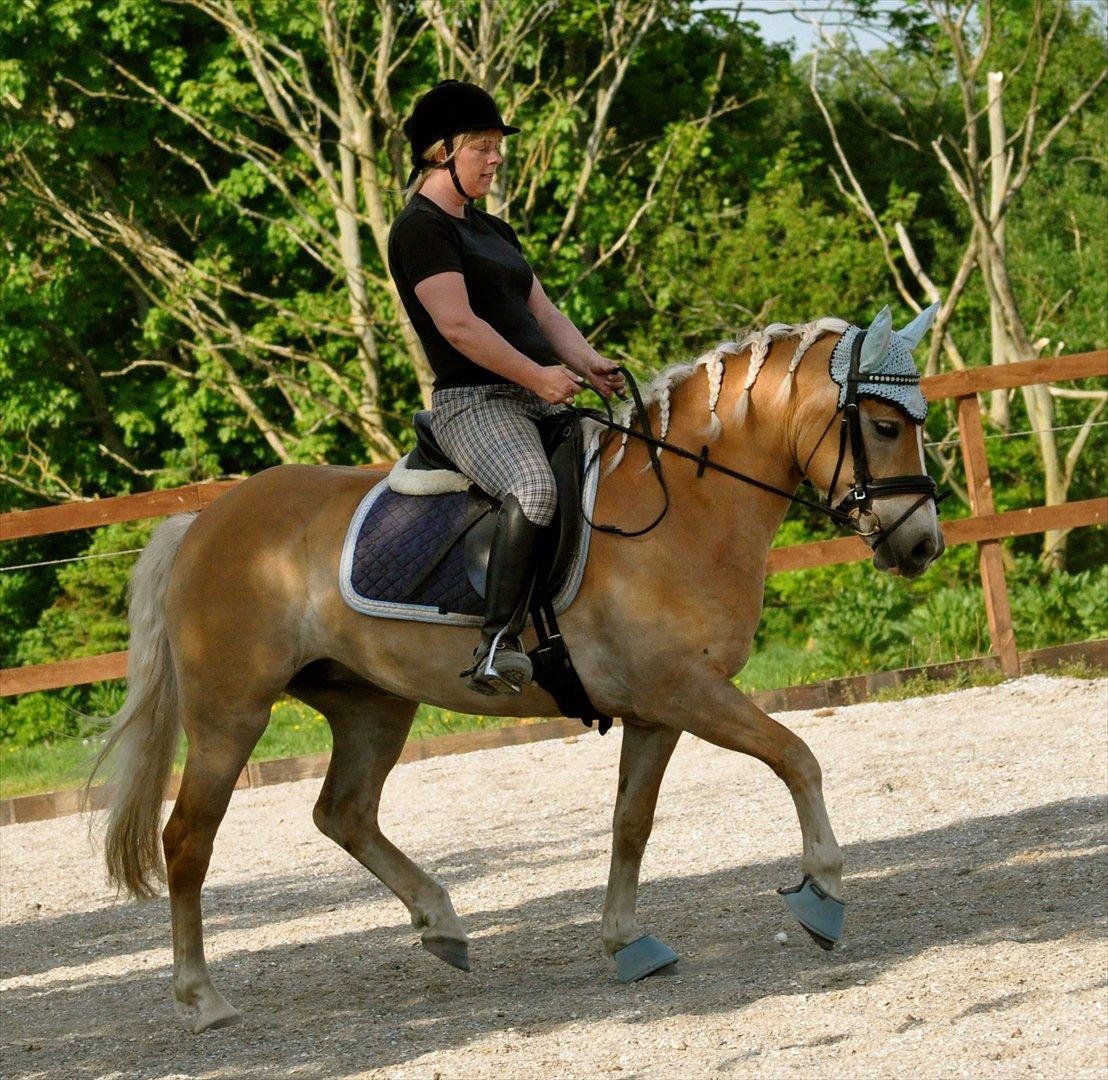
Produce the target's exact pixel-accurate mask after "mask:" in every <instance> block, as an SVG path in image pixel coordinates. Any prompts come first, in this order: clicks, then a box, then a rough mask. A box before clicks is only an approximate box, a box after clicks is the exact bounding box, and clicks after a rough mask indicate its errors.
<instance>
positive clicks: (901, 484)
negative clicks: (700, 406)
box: [573, 331, 950, 551]
mask: <svg viewBox="0 0 1108 1080" xmlns="http://www.w3.org/2000/svg"><path fill="white" fill-rule="evenodd" d="M865 336H866V334H865V331H862V332H861V333H859V334H858V335H856V337H855V338H854V341H853V342H852V343H851V344H852V348H851V353H850V371H849V374H848V376H847V381H846V399H845V401H844V403H843V407H842V410H841V411H842V421H841V423H840V427H839V458H838V461H837V462H836V463H835V473H834V476H833V477H832V479H831V484H830V486H829V487H828V489H827V499H826V500H825V501H823V502H818V503H817V502H813V501H812V500H810V499H805V498H802V497H801V496H799V495H797V494H795V493H793V492H789V491H785V490H783V489H782V488H779V487H774V485H772V484H767V483H766V482H765V481H763V480H758V479H757V478H755V477H753V476H748V475H747V474H746V473H741V472H739V471H738V470H737V469H731V468H728V466H726V465H721V464H720V463H719V462H717V461H712V459H711V457H710V456H709V452H708V447H707V446H704V447H702V448H701V450H700V453H699V454H694V453H692V452H691V451H690V450H686V449H685V448H684V447H683V446H676V445H674V444H673V443H671V442H668V441H666V440H665V439H659V438H656V437H655V435H654V430H653V428H652V427H651V424H650V416H649V415H648V413H647V411H646V406H645V405H644V404H643V400H642V395H641V394H640V393H639V387H638V384H637V383H636V382H635V377H634V376H633V375H632V374H631V372H630V371H628V370H627V369H626V368H625V367H620V368H619V369H618V370H619V371H620V372H622V373H623V375H624V377H625V378H626V379H627V385H628V388H629V389H630V391H631V396H632V399H633V401H634V414H635V419H634V423H635V424H636V427H628V426H625V425H623V424H620V423H617V421H616V419H615V417H614V416H613V415H612V408H611V406H610V405H609V404H608V402H607V401H605V402H604V408H605V410H606V412H607V415H606V416H605V415H604V414H602V413H599V412H597V411H596V410H595V409H574V410H573V411H574V412H576V413H577V414H578V415H579V416H583V417H586V418H587V419H590V420H595V421H597V422H598V423H600V424H602V425H604V427H606V428H608V429H609V435H608V438H610V437H611V432H613V431H619V432H621V433H623V434H624V435H629V436H631V437H632V438H635V439H638V440H639V441H640V442H642V443H645V444H646V452H647V454H648V456H649V458H650V467H651V469H652V470H653V472H654V476H655V477H656V478H657V481H658V485H659V487H660V488H661V489H662V495H663V497H664V501H663V505H662V509H661V512H660V513H659V514H658V516H657V517H656V518H655V519H654V520H653V521H652V522H651V523H650V524H649V525H647V526H646V527H645V528H642V529H637V530H634V531H629V530H626V529H621V528H620V527H619V526H618V525H603V524H599V523H597V522H593V521H588V524H589V525H590V526H591V527H592V528H593V529H597V530H598V531H600V532H606V533H611V534H614V535H616V536H628V537H630V536H642V535H644V534H645V533H648V532H650V531H651V530H652V529H654V528H656V527H657V526H658V525H659V524H660V523H661V521H662V519H663V518H664V517H665V516H666V514H667V513H668V512H669V489H668V488H667V486H666V480H665V477H664V476H663V475H662V463H661V460H660V459H659V457H658V451H659V450H668V451H669V452H670V453H671V454H674V455H676V456H677V457H683V458H687V459H688V460H689V461H695V462H696V475H697V477H698V478H699V477H701V476H703V475H704V471H705V470H706V469H711V470H712V471H713V472H718V473H723V475H724V476H730V477H731V478H732V479H734V480H741V481H742V482H743V483H745V484H750V485H751V486H752V487H756V488H760V489H761V490H762V491H768V492H771V493H772V494H774V495H780V496H781V498H783V499H788V501H789V502H793V503H797V504H799V505H800V506H806V507H808V508H809V509H810V510H816V511H818V512H819V513H821V514H824V515H826V516H827V517H828V518H830V519H831V520H832V521H833V522H835V524H836V525H839V526H841V527H842V528H846V529H850V530H851V532H853V533H855V534H856V535H857V536H860V537H861V538H862V539H863V540H866V541H873V542H872V544H871V547H872V549H873V550H874V551H876V550H877V548H878V547H880V546H881V544H883V543H885V541H887V540H888V539H889V537H891V536H892V535H893V533H894V532H896V530H897V529H899V528H900V526H901V525H903V524H904V522H905V521H907V520H908V518H910V517H911V516H912V514H914V513H915V512H916V511H917V510H918V509H919V508H920V507H921V506H922V505H923V504H924V503H926V502H927V501H928V500H934V502H935V506H936V507H938V505H939V503H941V502H942V501H943V499H945V498H946V496H947V495H949V494H950V493H949V492H943V493H942V494H938V493H937V490H936V485H935V481H934V480H932V479H931V477H930V476H928V475H927V474H926V473H916V474H909V475H904V476H887V477H885V476H883V477H879V478H877V479H874V477H873V476H872V475H871V474H870V471H869V458H868V456H867V455H866V442H865V439H864V438H863V436H862V420H861V412H860V411H859V408H858V385H859V383H861V382H862V381H863V380H862V378H861V373H860V372H859V370H858V364H859V358H860V356H861V351H862V340H863V339H864V338H865ZM865 381H866V382H882V383H895V384H915V383H918V382H919V376H918V375H915V376H911V375H868V376H867V377H866V379H865ZM838 412H839V410H836V412H835V413H834V414H833V415H832V417H831V419H830V420H829V421H828V424H827V427H826V428H824V429H823V434H822V435H821V436H820V438H819V442H817V443H816V445H815V446H814V447H813V448H812V452H811V453H810V454H809V455H808V460H807V461H806V462H805V464H804V469H803V472H804V473H805V475H807V471H808V465H809V464H810V463H811V460H812V458H813V457H814V456H815V453H816V451H817V450H818V449H819V448H820V446H821V444H822V443H823V440H824V439H825V438H826V437H827V433H828V432H829V431H830V430H831V425H832V424H833V423H834V422H835V416H836V415H838ZM607 441H608V439H607V438H606V439H605V441H604V444H603V445H601V446H600V447H598V448H597V449H596V450H595V451H594V452H593V455H592V457H591V458H590V460H589V462H588V464H587V465H586V467H585V471H586V473H587V472H588V470H589V469H591V468H592V467H593V466H594V465H596V464H598V463H599V460H600V456H601V454H602V453H603V451H604V449H605V447H606V446H607ZM847 445H849V446H850V451H851V457H852V459H853V462H854V483H853V485H852V486H851V488H850V490H849V491H848V492H847V493H846V495H845V496H844V497H843V498H842V499H841V500H840V501H839V503H838V504H837V505H835V506H832V505H831V501H830V500H831V497H832V495H833V494H834V492H835V487H836V485H837V484H838V482H839V476H840V475H841V473H842V469H843V463H844V462H845V460H846V448H847ZM915 494H919V496H920V497H919V498H918V499H917V500H916V501H915V502H914V503H913V504H912V505H911V506H910V507H909V508H908V509H907V510H905V511H904V513H903V514H901V515H900V517H898V518H897V519H896V521H894V522H893V523H892V525H890V526H889V528H887V529H886V528H885V527H884V526H883V525H882V524H881V519H880V517H879V516H878V514H877V512H876V511H875V510H874V509H873V501H874V500H875V499H882V498H890V497H892V496H894V495H915ZM587 520H588V519H587V518H586V521H587ZM874 537H876V540H874V539H873V538H874Z"/></svg>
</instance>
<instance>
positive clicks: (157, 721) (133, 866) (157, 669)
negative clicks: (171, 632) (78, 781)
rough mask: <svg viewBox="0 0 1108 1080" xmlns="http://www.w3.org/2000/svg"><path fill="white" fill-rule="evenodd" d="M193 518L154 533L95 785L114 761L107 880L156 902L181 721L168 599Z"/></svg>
mask: <svg viewBox="0 0 1108 1080" xmlns="http://www.w3.org/2000/svg"><path fill="white" fill-rule="evenodd" d="M195 517H196V515H195V514H176V515H174V516H173V517H171V518H169V519H168V520H166V521H164V522H162V524H161V525H159V526H158V527H157V529H155V530H154V535H153V536H152V537H151V538H150V543H149V544H147V545H146V548H145V550H144V551H143V553H142V555H141V556H140V557H139V560H138V562H137V563H136V564H135V569H134V572H133V573H132V574H131V582H130V585H129V588H128V592H129V594H130V611H129V620H130V624H131V646H130V654H129V656H128V658H127V697H126V699H125V700H124V702H123V707H122V708H121V709H120V710H119V712H117V713H116V714H115V715H114V716H112V717H111V718H110V720H111V725H112V726H111V730H110V731H109V732H108V734H107V737H106V738H105V741H104V746H103V748H102V749H101V750H100V753H99V754H97V756H96V761H95V763H94V764H93V767H92V774H91V775H90V777H89V781H88V785H87V786H86V789H85V790H86V794H87V793H88V791H89V790H90V788H91V785H92V781H93V778H94V777H95V776H96V775H97V773H98V772H99V771H100V770H101V768H103V766H104V765H105V764H106V763H107V762H108V761H109V759H110V760H111V763H112V764H111V770H110V771H111V773H112V775H113V778H114V783H113V784H112V788H111V793H110V802H109V804H108V818H107V824H106V828H105V833H104V858H105V860H106V862H107V864H108V878H109V879H110V880H111V881H112V882H113V883H114V884H115V885H116V886H117V887H118V888H121V889H126V890H127V891H128V892H129V893H131V895H132V896H134V897H136V898H137V899H140V900H146V899H149V898H150V897H152V896H154V895H155V893H156V891H157V884H158V882H163V881H165V867H164V864H163V862H162V851H161V844H160V842H159V836H158V831H159V830H158V826H159V824H160V822H161V812H162V802H163V800H164V799H165V791H166V785H167V784H168V782H169V775H170V770H171V768H172V766H173V758H174V755H175V754H176V752H177V743H178V740H179V738H180V731H181V718H180V710H179V707H178V701H177V677H176V674H175V672H174V670H173V656H172V653H171V651H170V648H169V637H168V635H167V633H166V625H165V594H166V589H167V587H168V585H169V576H170V574H171V573H172V571H173V563H174V561H175V560H176V558H177V551H178V549H179V548H180V546H181V542H182V541H183V540H184V538H185V533H186V532H187V531H188V529H189V526H190V525H191V524H192V522H193V519H194V518H195Z"/></svg>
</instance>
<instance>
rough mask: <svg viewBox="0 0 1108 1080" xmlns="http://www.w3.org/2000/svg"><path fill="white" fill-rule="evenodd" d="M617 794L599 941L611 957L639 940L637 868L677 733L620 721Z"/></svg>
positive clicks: (652, 823)
mask: <svg viewBox="0 0 1108 1080" xmlns="http://www.w3.org/2000/svg"><path fill="white" fill-rule="evenodd" d="M622 730H623V735H622V738H623V744H622V746H621V748H620V756H619V789H618V792H617V794H616V807H615V813H614V815H613V818H612V862H611V868H610V870H609V872H608V890H607V892H606V893H605V895H604V919H603V921H602V923H601V936H602V938H603V941H604V948H605V949H606V950H607V952H608V953H609V955H612V956H614V955H615V954H616V953H617V952H618V951H619V950H620V949H622V948H624V947H625V946H627V945H630V944H631V942H632V941H635V940H636V939H638V938H639V937H641V936H642V935H641V934H640V933H639V929H638V922H637V921H636V918H635V899H636V896H637V894H638V888H639V868H640V867H641V866H642V857H643V852H644V851H645V850H646V842H647V840H649V839H650V830H651V829H652V828H653V825H654V808H655V806H656V805H657V802H658V789H659V788H660V787H661V784H662V776H663V774H664V773H665V771H666V766H667V765H668V764H669V759H670V757H671V756H672V754H673V749H674V747H675V746H676V745H677V740H678V738H679V737H680V735H681V732H680V731H677V730H674V729H673V728H667V727H645V726H643V725H641V724H637V723H634V722H633V721H631V720H629V719H627V718H624V721H623V729H622Z"/></svg>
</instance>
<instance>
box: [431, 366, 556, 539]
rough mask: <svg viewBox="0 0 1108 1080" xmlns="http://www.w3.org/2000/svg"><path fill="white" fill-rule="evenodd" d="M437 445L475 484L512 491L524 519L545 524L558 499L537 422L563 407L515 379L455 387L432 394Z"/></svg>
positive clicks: (493, 491) (495, 492)
mask: <svg viewBox="0 0 1108 1080" xmlns="http://www.w3.org/2000/svg"><path fill="white" fill-rule="evenodd" d="M431 409H432V412H431V430H432V431H433V432H434V434H435V438H436V439H437V440H438V442H439V446H441V447H442V448H443V450H444V451H445V452H446V453H447V454H448V455H449V456H450V458H451V459H452V460H453V462H454V464H455V465H457V466H458V468H459V469H460V470H461V471H462V472H463V473H465V475H466V476H468V477H469V478H470V479H471V480H472V481H473V482H474V483H475V484H477V486H478V487H480V488H482V489H483V490H484V491H487V492H488V493H489V494H490V495H492V496H494V497H495V498H497V499H503V498H504V497H505V496H506V495H514V496H515V497H516V499H518V500H519V505H520V509H522V510H523V513H524V514H525V515H526V517H527V518H528V520H530V521H532V522H534V523H535V524H536V525H549V524H550V521H551V519H552V518H553V517H554V510H555V507H556V506H557V503H558V492H557V490H556V488H555V486H554V474H553V473H552V472H551V471H550V462H549V461H548V460H547V458H546V451H545V450H543V446H542V440H541V439H540V438H539V429H538V427H537V426H536V422H537V421H538V420H541V419H543V418H544V417H547V416H553V415H554V414H555V413H558V412H561V411H563V410H564V406H561V405H550V404H548V403H547V402H545V401H543V399H542V398H540V397H539V396H538V394H535V393H533V392H532V391H531V390H527V389H525V388H524V387H522V386H516V385H515V384H514V383H509V384H505V383H495V384H493V385H492V386H457V387H450V388H449V389H446V390H436V391H435V392H434V393H433V394H432V395H431Z"/></svg>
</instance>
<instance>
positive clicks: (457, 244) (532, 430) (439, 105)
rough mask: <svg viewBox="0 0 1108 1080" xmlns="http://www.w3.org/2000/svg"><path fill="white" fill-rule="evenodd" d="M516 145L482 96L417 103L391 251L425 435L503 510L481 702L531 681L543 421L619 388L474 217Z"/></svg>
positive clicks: (468, 88)
mask: <svg viewBox="0 0 1108 1080" xmlns="http://www.w3.org/2000/svg"><path fill="white" fill-rule="evenodd" d="M517 131H519V128H515V127H511V126H509V125H507V124H505V123H504V121H503V119H502V118H501V116H500V112H499V110H498V109H497V107H496V104H495V102H494V101H493V99H492V98H491V97H490V96H489V95H488V94H487V93H486V92H485V91H484V90H483V89H481V87H479V86H474V85H472V84H469V83H463V82H458V81H456V80H454V79H448V80H446V81H445V82H441V83H439V84H438V85H437V86H435V87H433V88H432V89H431V90H429V91H428V92H427V93H426V94H424V95H423V97H421V98H420V99H419V101H417V102H416V105H415V109H414V110H413V112H412V116H411V119H410V120H409V121H408V124H407V134H408V139H409V142H410V145H411V160H412V171H411V174H410V175H409V177H408V187H407V190H406V192H405V196H406V205H405V207H404V209H403V210H402V211H401V212H400V214H399V215H398V216H397V218H396V220H395V221H394V222H393V225H392V229H391V231H390V232H389V246H388V257H389V270H390V271H391V273H392V276H393V280H394V281H395V282H396V287H397V290H398V292H399V294H400V299H401V302H402V303H403V305H404V309H405V311H406V312H407V314H408V317H409V318H410V319H411V322H412V326H413V328H414V329H415V331H416V333H417V334H418V335H419V339H420V341H421V342H422V344H423V348H424V350H425V351H426V353H427V358H428V360H429V361H430V364H431V368H432V370H433V371H434V373H435V384H434V386H435V388H434V392H433V394H432V397H431V407H432V414H431V428H432V431H433V433H434V435H435V437H436V439H437V440H438V442H439V445H440V446H441V447H442V449H443V450H444V451H445V452H446V453H447V454H448V455H449V456H450V457H451V459H452V460H453V461H454V463H455V464H456V465H457V467H458V468H459V469H460V470H461V471H462V472H463V473H465V474H466V475H467V476H468V477H469V478H470V479H471V480H473V481H474V482H475V483H476V484H477V485H478V486H479V487H481V488H483V489H484V490H485V491H487V492H488V493H489V494H490V495H493V496H494V497H496V498H498V499H500V500H501V508H500V512H499V514H498V516H497V523H496V534H495V536H494V538H493V543H492V550H491V551H490V553H489V567H488V575H487V578H486V584H485V622H484V626H483V628H482V630H481V641H480V643H479V644H478V646H477V648H476V649H475V650H474V655H473V666H472V667H471V668H469V669H468V670H467V671H464V672H462V675H463V677H468V678H469V684H470V686H471V687H473V688H474V689H476V690H479V691H481V692H482V693H486V694H495V693H511V692H518V691H519V690H520V689H521V688H522V687H523V686H524V685H525V684H526V683H528V682H530V681H531V675H532V671H531V662H530V660H529V659H528V658H527V655H526V654H525V653H524V651H523V646H522V644H521V643H520V640H519V635H520V633H521V632H522V630H523V626H524V623H525V622H526V618H527V606H528V601H529V598H530V592H531V588H532V585H533V583H534V577H535V566H534V553H535V547H536V541H537V539H538V537H539V535H540V533H541V531H542V528H543V526H545V525H548V524H549V523H550V521H551V519H552V518H553V516H554V510H555V508H556V503H557V494H556V491H555V487H554V477H553V474H552V472H551V470H550V465H549V462H548V461H547V457H546V453H545V451H544V450H543V446H542V442H541V439H540V437H539V430H538V426H537V424H538V421H540V420H542V419H544V418H545V417H547V416H550V415H552V414H554V413H557V412H559V411H562V410H564V409H565V408H566V407H567V406H568V405H569V404H571V403H572V401H573V398H574V395H575V394H576V393H578V392H579V391H580V390H581V389H582V385H581V384H582V380H583V379H587V380H588V382H589V383H590V384H591V385H592V386H593V387H594V388H595V389H596V390H597V391H598V392H599V393H601V394H603V395H604V396H605V397H608V396H609V395H610V394H611V393H612V392H613V391H617V392H618V391H621V390H622V388H623V376H622V375H620V374H619V372H618V371H617V370H616V364H615V363H613V362H612V361H610V360H607V359H605V358H604V357H602V356H600V355H599V354H598V353H597V352H596V351H595V350H594V349H593V348H592V346H590V345H589V344H588V342H587V341H585V339H584V337H583V336H582V335H581V333H580V332H579V331H578V330H577V328H576V327H575V326H574V325H573V323H571V322H570V320H569V319H568V318H566V316H565V315H563V314H562V313H561V312H560V311H559V310H558V309H557V308H556V307H555V306H554V304H553V303H552V302H551V301H550V300H549V299H548V298H547V296H546V293H545V292H543V289H542V286H541V285H540V284H539V281H538V278H536V277H535V275H534V273H533V271H532V270H531V267H530V265H529V264H528V263H527V260H526V259H524V257H523V255H522V254H521V248H520V243H519V240H518V239H517V238H516V234H515V232H514V230H513V229H512V227H511V226H510V225H509V224H508V223H507V222H506V221H503V220H501V219H500V218H497V217H493V216H492V215H491V214H487V213H485V212H484V211H483V210H480V209H478V208H477V206H476V205H474V200H476V199H480V198H483V197H484V196H485V195H487V194H488V192H489V189H490V187H491V186H492V182H493V177H494V176H495V174H496V170H497V167H498V166H499V165H500V164H501V162H502V160H503V158H502V157H501V154H500V145H501V141H502V139H503V137H504V136H505V135H512V134H514V133H516V132H517ZM562 364H564V365H566V366H565V367H563V366H562ZM567 368H568V369H569V370H567Z"/></svg>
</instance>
